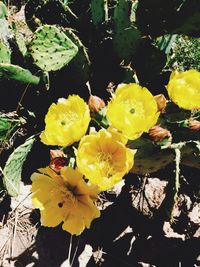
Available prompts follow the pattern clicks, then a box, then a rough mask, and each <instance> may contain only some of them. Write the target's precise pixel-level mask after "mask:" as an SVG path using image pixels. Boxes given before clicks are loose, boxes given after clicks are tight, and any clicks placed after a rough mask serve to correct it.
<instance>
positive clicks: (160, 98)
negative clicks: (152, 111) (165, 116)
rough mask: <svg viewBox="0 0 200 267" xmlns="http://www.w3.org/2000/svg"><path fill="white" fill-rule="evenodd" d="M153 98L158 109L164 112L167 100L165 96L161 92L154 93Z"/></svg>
mask: <svg viewBox="0 0 200 267" xmlns="http://www.w3.org/2000/svg"><path fill="white" fill-rule="evenodd" d="M154 99H155V100H156V103H157V106H158V111H160V112H164V111H165V108H166V105H167V100H166V98H165V96H164V95H163V94H160V95H156V96H154Z"/></svg>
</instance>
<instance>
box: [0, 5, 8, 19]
mask: <svg viewBox="0 0 200 267" xmlns="http://www.w3.org/2000/svg"><path fill="white" fill-rule="evenodd" d="M6 16H7V8H6V5H5V4H4V3H3V2H2V1H0V19H4V18H5V17H6Z"/></svg>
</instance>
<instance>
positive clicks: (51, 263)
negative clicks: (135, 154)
mask: <svg viewBox="0 0 200 267" xmlns="http://www.w3.org/2000/svg"><path fill="white" fill-rule="evenodd" d="M165 173H166V174H165ZM169 174H170V167H168V168H167V171H166V170H164V171H162V172H160V173H158V175H157V177H156V178H154V177H152V176H151V177H139V176H136V175H133V174H132V175H129V176H127V177H126V179H125V184H124V183H123V182H122V183H120V184H119V185H118V186H116V187H115V188H114V189H113V190H112V191H109V192H108V193H104V194H103V195H101V197H100V199H99V203H98V204H99V207H100V208H101V209H102V212H101V217H100V218H99V219H97V220H95V221H94V222H93V223H92V227H91V229H89V230H86V231H84V233H83V234H82V235H81V236H80V237H76V236H73V237H71V236H70V235H69V234H68V233H66V232H64V231H62V229H61V227H60V226H58V227H56V228H47V227H43V226H41V225H40V222H39V211H38V210H35V209H34V207H33V206H32V203H31V196H30V185H24V183H22V184H21V195H20V196H18V197H16V198H12V199H9V198H4V199H3V201H2V202H1V204H0V206H1V207H0V210H1V224H0V236H1V238H0V259H1V263H0V264H1V265H0V266H3V267H7V266H18V267H22V266H24V267H25V266H28V267H33V266H34V267H36V266H37V267H59V266H61V267H68V266H70V265H69V262H68V258H69V247H70V244H71V253H70V262H72V261H73V265H72V266H73V267H86V266H87V267H94V266H102V267H126V266H132V267H136V266H145V267H147V266H149V267H150V266H155V267H179V266H182V267H198V266H200V256H199V254H200V253H199V252H200V239H199V237H200V203H199V195H198V194H199V192H198V191H199V188H198V185H199V182H198V177H199V171H197V170H194V169H187V170H184V171H183V174H184V175H182V176H181V177H182V178H181V189H180V194H179V197H178V200H177V202H176V205H175V208H174V210H173V218H172V223H171V224H170V222H169V221H166V218H165V215H164V213H163V203H164V199H165V192H166V186H167V184H168V181H167V178H168V177H169ZM159 176H160V177H159ZM161 177H162V178H161ZM163 177H164V178H163Z"/></svg>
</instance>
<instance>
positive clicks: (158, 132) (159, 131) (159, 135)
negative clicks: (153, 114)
mask: <svg viewBox="0 0 200 267" xmlns="http://www.w3.org/2000/svg"><path fill="white" fill-rule="evenodd" d="M149 135H150V136H151V138H152V140H153V141H154V142H160V141H162V140H163V139H165V138H166V137H171V133H170V131H168V130H167V129H164V128H162V127H160V125H155V126H154V127H152V128H151V129H150V130H149Z"/></svg>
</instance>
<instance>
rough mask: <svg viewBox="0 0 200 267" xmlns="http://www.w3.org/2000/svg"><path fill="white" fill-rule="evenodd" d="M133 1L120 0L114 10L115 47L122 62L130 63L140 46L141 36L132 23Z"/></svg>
mask: <svg viewBox="0 0 200 267" xmlns="http://www.w3.org/2000/svg"><path fill="white" fill-rule="evenodd" d="M133 4H134V3H133V1H131V0H125V1H124V0H119V1H118V3H117V5H116V7H115V10H114V18H113V21H114V35H113V46H114V50H115V51H116V53H117V55H118V57H119V59H120V60H125V62H127V63H129V61H130V60H131V58H132V57H133V55H134V53H135V52H136V48H137V46H138V45H139V42H140V40H141V38H140V37H141V36H140V33H139V31H138V30H137V28H136V27H135V26H134V24H133V22H131V16H132V17H133V15H131V12H134V9H133V8H132V5H133Z"/></svg>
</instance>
